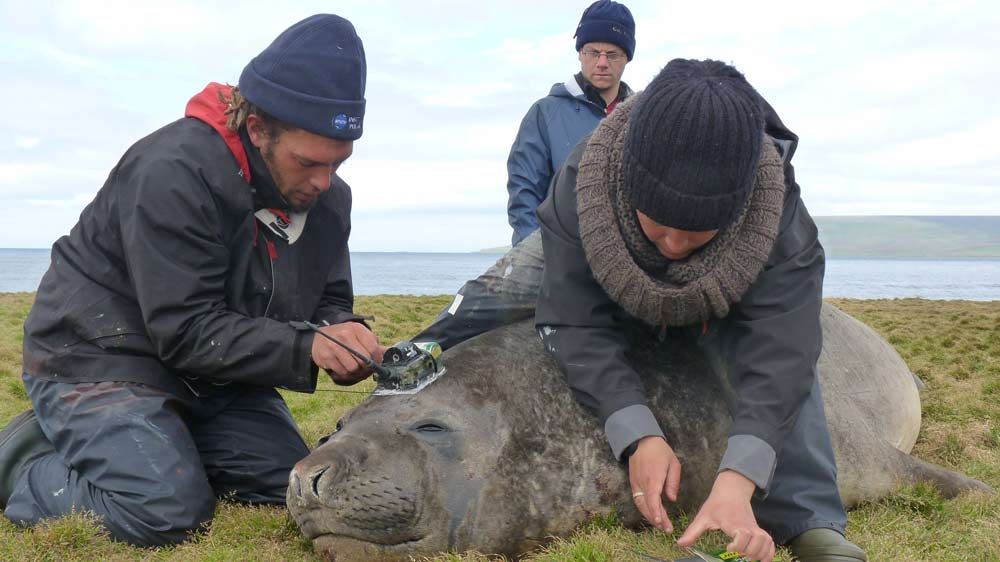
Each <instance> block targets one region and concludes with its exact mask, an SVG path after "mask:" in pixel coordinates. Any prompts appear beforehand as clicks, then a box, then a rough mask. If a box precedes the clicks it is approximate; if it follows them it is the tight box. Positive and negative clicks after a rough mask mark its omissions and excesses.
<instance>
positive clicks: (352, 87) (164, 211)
mask: <svg viewBox="0 0 1000 562" xmlns="http://www.w3.org/2000/svg"><path fill="white" fill-rule="evenodd" d="M365 73H366V65H365V54H364V49H363V47H362V44H361V40H360V39H359V38H358V36H357V34H356V33H355V31H354V27H353V26H352V25H351V23H350V22H348V21H347V20H345V19H343V18H340V17H338V16H334V15H326V14H322V15H316V16H312V17H310V18H307V19H305V20H303V21H301V22H299V23H297V24H295V25H293V26H292V27H291V28H289V29H287V30H286V31H285V32H283V33H282V34H281V35H280V36H278V38H277V39H276V40H275V41H274V42H273V43H272V44H271V45H270V46H269V47H267V48H266V49H265V50H264V51H263V52H261V53H260V55H258V56H257V57H256V58H254V59H253V60H252V61H250V63H249V64H248V65H247V66H246V68H245V69H244V70H243V73H242V75H241V76H240V81H239V87H238V88H233V87H230V86H223V85H220V84H210V85H209V86H208V87H207V88H206V89H205V90H204V91H203V92H201V93H200V94H197V95H196V96H194V97H193V98H192V99H191V101H190V102H189V103H188V106H187V111H186V114H185V117H184V118H182V119H179V120H177V121H175V122H173V123H171V124H169V125H167V126H165V127H163V128H162V129H160V130H158V131H156V132H154V133H152V134H151V135H149V136H148V137H146V138H144V139H142V140H140V141H139V142H138V143H136V144H135V145H134V146H132V147H131V148H130V149H129V150H128V152H126V153H125V155H124V156H123V157H122V159H121V161H120V162H119V163H118V165H117V166H116V167H115V168H114V169H113V170H112V171H111V174H110V176H109V178H108V180H107V182H106V183H105V184H104V187H103V188H102V189H101V190H100V191H99V192H98V193H97V196H96V197H95V199H94V200H93V202H91V203H90V205H88V206H87V208H86V209H84V211H83V213H82V214H81V216H80V220H79V222H78V223H77V225H76V226H75V227H74V228H73V230H72V232H70V234H69V235H68V236H64V237H62V238H60V239H59V240H58V241H57V242H56V243H55V245H54V246H53V248H52V264H51V267H50V268H49V270H48V272H47V273H46V274H45V276H44V278H43V279H42V282H41V286H40V287H39V288H38V293H37V296H36V301H35V304H34V306H33V308H32V310H31V313H30V314H29V315H28V319H27V321H26V322H25V328H24V330H25V336H24V376H23V380H24V385H25V388H26V389H27V392H28V396H29V397H30V398H31V402H32V405H33V411H29V412H26V413H25V414H22V415H21V416H18V417H17V418H15V420H14V421H13V422H11V424H10V425H8V427H7V428H6V429H5V430H4V431H3V432H2V433H0V506H2V507H4V508H5V509H4V515H6V517H7V518H8V519H10V520H11V521H13V522H15V523H17V524H20V525H33V524H35V523H37V522H39V521H41V520H42V519H46V518H51V517H58V516H61V515H65V514H68V513H71V512H73V511H88V512H92V513H94V514H96V515H97V516H98V517H99V518H100V519H101V520H102V522H103V524H104V526H105V527H106V528H107V529H108V531H109V532H110V534H111V536H112V537H113V538H115V539H117V540H122V541H126V542H129V543H132V544H135V545H140V546H157V545H165V544H171V543H176V542H179V541H182V540H184V539H185V538H186V537H187V535H188V533H189V532H190V531H192V530H196V529H198V528H200V527H202V526H203V525H204V524H205V523H206V522H208V521H209V520H211V518H212V515H213V512H214V509H215V503H216V497H222V496H225V497H228V498H232V499H234V500H237V501H243V502H254V503H265V504H283V503H284V499H285V489H286V487H287V482H288V473H289V471H290V470H291V468H292V466H293V465H294V464H295V463H296V462H297V461H298V460H299V459H301V458H302V457H304V456H305V455H306V454H308V452H309V449H308V447H306V444H305V443H304V442H303V440H302V438H301V437H300V436H299V434H298V431H297V429H296V427H295V423H294V421H293V420H292V416H291V413H290V412H289V410H288V407H287V406H286V405H285V403H284V401H283V400H282V398H281V396H280V395H279V394H278V392H277V391H276V390H275V387H281V388H286V389H290V390H296V391H302V392H312V391H313V390H314V389H315V387H316V379H317V373H318V368H323V369H326V370H327V371H328V372H329V373H330V375H331V377H332V378H333V379H334V380H335V381H336V382H338V383H352V382H356V381H358V380H360V379H362V378H364V377H365V376H367V375H368V371H367V369H366V368H365V366H364V365H362V364H361V363H359V362H358V361H357V360H356V359H355V358H354V357H352V356H351V355H350V354H349V353H347V352H346V351H344V350H343V349H341V348H339V347H337V346H335V345H334V344H332V343H331V342H330V341H328V340H327V339H326V338H322V337H313V336H314V334H313V332H311V331H301V330H298V329H296V328H295V327H293V326H292V325H291V324H290V322H296V324H297V325H301V324H299V322H300V321H303V320H306V321H312V322H314V323H317V324H326V325H327V326H326V327H323V328H320V329H321V330H322V331H324V332H327V333H328V335H332V336H333V337H335V338H337V339H339V340H340V341H342V342H343V343H345V344H347V345H348V346H350V347H352V348H354V349H357V350H359V351H362V352H364V353H365V354H366V355H368V356H371V357H374V358H375V359H376V360H380V359H381V352H382V350H381V348H380V346H379V345H378V341H377V339H376V338H375V336H374V334H372V332H371V331H370V330H369V329H368V328H367V327H366V326H365V324H364V323H363V322H362V320H361V318H360V317H358V316H356V315H355V314H354V313H353V311H352V308H353V292H352V286H351V269H350V259H349V254H348V249H347V239H348V235H349V234H350V230H351V222H350V212H351V191H350V188H349V187H348V186H347V184H345V183H344V182H343V181H342V180H341V179H340V178H338V177H337V175H336V172H337V168H338V167H339V166H340V165H341V164H342V163H343V162H344V161H345V160H347V158H348V157H349V156H350V155H351V152H352V150H353V144H354V141H355V140H356V139H358V138H359V137H360V136H361V131H362V120H363V117H364V109H365V99H364V92H365Z"/></svg>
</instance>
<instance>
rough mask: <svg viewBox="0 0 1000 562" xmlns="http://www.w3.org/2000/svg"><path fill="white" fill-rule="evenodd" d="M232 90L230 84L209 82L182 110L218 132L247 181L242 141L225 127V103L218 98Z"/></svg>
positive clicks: (248, 179) (237, 134)
mask: <svg viewBox="0 0 1000 562" xmlns="http://www.w3.org/2000/svg"><path fill="white" fill-rule="evenodd" d="M232 91H233V87H232V86H227V85H225V84H219V83H218V82H209V84H208V86H205V89H204V90H202V91H201V92H199V93H197V94H195V96H194V97H193V98H191V100H190V101H188V104H187V108H185V110H184V116H185V117H194V118H195V119H198V120H200V121H203V122H205V123H206V124H208V125H209V126H211V127H212V128H213V129H215V132H217V133H219V136H221V137H222V140H223V141H225V142H226V146H228V147H229V150H230V152H232V153H233V157H234V158H236V162H237V163H238V164H239V165H240V170H241V171H242V172H243V179H245V180H247V183H249V182H250V162H249V160H247V153H246V150H245V149H244V148H243V142H242V141H241V140H240V135H239V133H237V132H236V131H230V130H229V129H228V128H227V127H226V114H225V111H226V104H225V102H223V101H222V100H220V99H219V97H220V95H219V94H223V95H224V96H225V97H227V98H228V97H229V96H231V95H232Z"/></svg>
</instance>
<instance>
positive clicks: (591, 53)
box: [580, 49, 625, 62]
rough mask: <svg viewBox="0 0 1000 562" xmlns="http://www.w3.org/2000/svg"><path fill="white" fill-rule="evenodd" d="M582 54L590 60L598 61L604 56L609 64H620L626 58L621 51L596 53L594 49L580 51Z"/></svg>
mask: <svg viewBox="0 0 1000 562" xmlns="http://www.w3.org/2000/svg"><path fill="white" fill-rule="evenodd" d="M580 54H581V55H583V56H585V57H587V58H588V59H590V60H597V59H599V58H601V57H602V56H603V57H605V58H606V59H608V62H618V61H620V60H622V59H623V58H625V53H623V52H621V51H596V50H594V49H584V50H582V51H580Z"/></svg>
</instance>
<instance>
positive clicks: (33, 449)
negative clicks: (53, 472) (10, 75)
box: [0, 410, 55, 509]
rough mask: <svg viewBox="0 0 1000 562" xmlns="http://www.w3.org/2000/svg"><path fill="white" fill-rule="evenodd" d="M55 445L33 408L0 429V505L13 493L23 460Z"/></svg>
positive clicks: (45, 452)
mask: <svg viewBox="0 0 1000 562" xmlns="http://www.w3.org/2000/svg"><path fill="white" fill-rule="evenodd" d="M54 450H55V449H54V448H53V447H52V443H49V440H48V438H47V437H45V434H44V433H42V426H40V425H38V419H37V418H35V411H34V410H28V411H27V412H22V413H21V414H19V415H18V416H17V417H15V418H14V419H12V420H10V423H9V424H7V427H5V428H4V429H3V431H0V509H4V508H6V507H7V500H9V499H10V495H11V494H12V493H14V483H15V482H17V479H18V477H19V476H21V473H22V472H23V471H24V467H25V466H27V464H28V463H29V462H31V461H33V460H35V459H36V458H38V457H39V456H42V455H44V454H47V453H50V452H52V451H54Z"/></svg>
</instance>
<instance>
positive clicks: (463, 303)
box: [413, 0, 635, 349]
mask: <svg viewBox="0 0 1000 562" xmlns="http://www.w3.org/2000/svg"><path fill="white" fill-rule="evenodd" d="M575 37H576V50H577V53H578V56H579V59H580V72H578V73H577V74H576V75H575V76H573V77H572V78H571V79H569V80H567V81H566V82H565V83H562V84H554V85H553V86H552V90H551V91H550V92H549V95H548V96H546V97H544V98H542V99H540V100H538V101H536V102H535V103H534V105H532V106H531V109H529V110H528V113H527V115H525V116H524V119H523V120H522V121H521V128H520V129H519V130H518V132H517V138H516V139H514V145H513V146H512V147H511V149H510V156H509V157H508V159H507V192H508V193H509V197H510V198H509V199H508V203H507V220H508V222H510V225H511V227H512V228H513V229H514V234H513V237H512V238H511V243H512V245H513V246H516V247H517V248H518V251H515V252H511V253H509V254H507V255H505V256H504V257H503V258H501V259H500V260H499V261H498V262H497V263H496V265H494V266H493V267H491V268H490V269H489V270H487V271H486V272H485V273H483V274H482V275H480V276H479V277H477V278H475V279H471V280H469V281H467V282H466V283H465V284H464V285H462V287H461V288H460V289H459V290H458V293H457V294H456V295H455V300H454V301H453V302H452V304H451V305H450V306H449V307H448V308H446V309H445V310H443V311H441V313H440V314H439V315H438V317H437V318H436V319H435V320H434V322H433V323H432V324H431V325H430V326H428V327H427V328H425V329H424V330H423V331H422V332H420V333H419V334H417V335H416V336H414V338H413V339H415V340H421V341H436V342H438V343H439V344H440V345H441V347H443V348H444V349H448V348H449V347H451V346H453V345H456V344H458V343H459V342H461V341H463V340H466V339H468V338H470V337H472V336H474V335H477V334H481V333H483V332H485V331H487V330H489V329H491V328H495V327H497V326H501V325H503V324H506V323H508V322H514V321H517V320H522V319H524V318H528V317H529V316H531V315H532V314H533V311H534V307H535V295H536V294H537V292H538V283H539V280H540V278H541V273H542V266H541V264H542V255H541V250H540V246H539V244H538V243H530V244H521V242H522V241H523V240H525V239H526V238H528V237H531V236H532V235H534V238H538V235H537V234H536V233H537V231H538V219H537V218H536V216H535V209H536V208H537V207H538V205H539V204H540V203H541V202H542V201H544V200H545V197H546V195H547V194H548V192H549V183H550V182H551V181H552V177H553V175H554V174H555V172H557V171H558V170H559V169H560V168H561V167H562V165H563V162H564V161H565V160H566V158H567V157H568V156H569V155H570V154H571V153H572V152H573V148H574V147H575V146H576V144H577V143H578V142H579V141H580V139H582V138H584V137H585V136H587V135H588V134H590V133H591V131H593V130H594V128H595V127H597V124H598V123H600V121H601V119H603V118H604V117H605V116H606V115H608V114H609V113H611V111H612V110H614V108H615V107H616V106H617V105H618V104H619V102H621V101H623V100H625V99H626V98H628V97H630V96H631V95H632V93H633V92H632V90H631V88H629V87H628V84H626V83H624V82H622V81H621V77H622V73H623V72H625V65H626V64H628V62H629V61H631V60H632V55H633V53H635V21H633V19H632V13H631V12H630V11H629V9H628V8H627V7H625V5H623V4H619V3H618V2H612V1H611V0H597V2H594V3H593V4H591V5H590V6H589V7H588V8H587V9H586V10H584V12H583V16H582V17H581V18H580V23H579V24H578V25H577V27H576V35H575Z"/></svg>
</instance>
